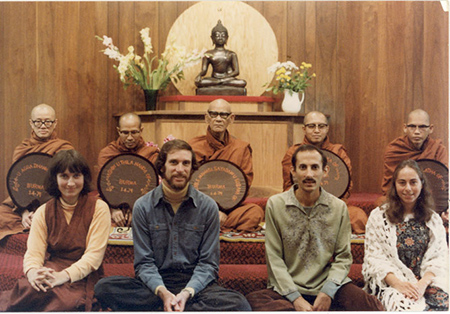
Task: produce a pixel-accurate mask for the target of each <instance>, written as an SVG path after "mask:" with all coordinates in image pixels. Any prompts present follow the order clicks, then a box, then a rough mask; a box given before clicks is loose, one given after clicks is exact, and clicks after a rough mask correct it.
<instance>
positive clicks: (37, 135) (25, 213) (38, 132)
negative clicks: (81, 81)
mask: <svg viewBox="0 0 450 314" xmlns="http://www.w3.org/2000/svg"><path fill="white" fill-rule="evenodd" d="M29 123H30V126H31V137H30V138H28V139H25V140H23V141H22V143H21V144H20V145H19V146H17V147H16V149H15V150H14V153H13V159H12V161H13V163H14V162H16V161H17V160H18V159H19V158H21V157H22V156H25V155H28V154H31V153H46V154H49V155H52V156H53V155H54V154H56V153H57V152H59V151H60V150H65V149H74V147H73V146H72V144H71V143H69V142H68V141H65V140H62V139H59V138H58V137H57V135H56V132H55V128H56V125H57V124H58V119H56V113H55V110H54V109H53V108H52V107H51V106H49V105H46V104H40V105H37V106H36V107H34V108H33V110H32V111H31V118H30V122H29ZM33 214H34V212H33V211H29V210H27V209H24V210H22V209H18V208H17V207H16V206H15V205H14V203H13V201H12V199H11V198H10V197H8V198H7V199H6V200H4V201H3V202H2V203H1V205H0V240H1V239H3V238H4V237H6V236H8V235H11V234H17V233H21V232H24V231H26V230H28V229H30V227H31V223H32V220H33Z"/></svg>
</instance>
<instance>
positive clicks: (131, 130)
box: [117, 112, 143, 150]
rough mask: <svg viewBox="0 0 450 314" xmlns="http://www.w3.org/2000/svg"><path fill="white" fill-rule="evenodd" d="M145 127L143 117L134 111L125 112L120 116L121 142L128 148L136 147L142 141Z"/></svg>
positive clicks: (118, 130)
mask: <svg viewBox="0 0 450 314" xmlns="http://www.w3.org/2000/svg"><path fill="white" fill-rule="evenodd" d="M142 130H143V127H142V124H141V118H140V117H139V116H138V115H137V114H135V113H132V112H128V113H125V114H123V115H121V116H120V118H119V123H118V126H117V133H119V138H120V142H121V143H122V144H123V145H124V146H125V147H126V148H127V149H130V150H132V149H135V148H136V147H137V145H138V144H139V142H140V138H141V133H142Z"/></svg>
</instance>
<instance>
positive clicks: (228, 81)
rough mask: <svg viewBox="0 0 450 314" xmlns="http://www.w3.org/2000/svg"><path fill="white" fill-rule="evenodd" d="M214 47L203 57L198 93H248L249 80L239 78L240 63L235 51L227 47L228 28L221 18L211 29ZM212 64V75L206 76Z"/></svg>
mask: <svg viewBox="0 0 450 314" xmlns="http://www.w3.org/2000/svg"><path fill="white" fill-rule="evenodd" d="M211 39H212V42H213V44H214V49H211V50H208V51H207V52H206V53H205V56H204V57H203V59H202V69H201V72H200V73H199V74H198V75H197V77H196V78H195V85H196V86H197V89H196V94H197V95H246V94H247V90H246V89H245V86H246V85H247V82H246V81H244V80H241V79H238V78H237V76H238V75H239V63H238V57H237V55H236V53H235V52H233V51H231V50H228V49H225V44H226V43H227V40H228V30H227V29H226V28H225V27H224V26H223V25H222V22H221V21H220V20H219V21H218V22H217V25H216V26H215V27H214V28H213V29H212V31H211ZM209 65H211V67H212V74H211V77H204V76H205V75H206V72H207V71H208V67H209Z"/></svg>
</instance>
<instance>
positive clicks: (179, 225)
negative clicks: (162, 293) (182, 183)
mask: <svg viewBox="0 0 450 314" xmlns="http://www.w3.org/2000/svg"><path fill="white" fill-rule="evenodd" d="M132 219H133V229H132V230H133V242H134V269H135V275H136V278H139V279H140V280H141V281H142V282H144V283H145V284H146V285H147V287H149V289H150V290H151V291H153V292H155V289H156V287H158V286H160V285H164V282H163V280H162V277H161V275H160V272H164V271H169V272H170V271H173V272H177V271H182V272H186V271H187V272H192V271H193V274H192V277H191V279H190V280H189V282H188V284H187V285H186V287H191V288H193V289H194V290H195V293H198V292H199V291H201V290H203V289H204V288H205V287H206V286H207V285H208V284H209V283H210V282H212V281H214V280H216V279H217V277H218V271H219V257H220V247H219V209H218V206H217V204H216V202H215V201H214V200H213V199H212V198H210V197H209V196H207V195H205V194H203V193H201V192H199V191H197V190H196V189H195V188H194V187H193V186H191V185H190V186H189V189H188V192H187V195H186V199H185V200H184V201H183V203H182V204H181V205H180V207H179V209H178V211H177V213H176V214H175V213H174V212H173V210H172V206H171V205H170V204H169V203H168V202H167V201H166V200H165V199H164V195H163V191H162V185H160V186H158V187H157V188H155V189H154V190H152V191H150V192H148V193H147V194H145V195H143V196H142V197H140V198H139V199H138V200H137V201H136V203H135V204H134V207H133V218H132Z"/></svg>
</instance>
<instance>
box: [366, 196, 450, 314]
mask: <svg viewBox="0 0 450 314" xmlns="http://www.w3.org/2000/svg"><path fill="white" fill-rule="evenodd" d="M385 206H386V205H384V206H382V207H381V208H380V207H377V208H375V209H374V210H373V211H372V212H371V214H370V217H369V220H368V221H367V225H366V237H365V241H364V263H363V266H362V274H363V276H364V281H365V286H364V289H365V290H366V291H368V292H369V293H372V294H376V295H377V297H378V298H379V299H381V301H382V303H383V305H384V307H385V308H386V310H387V311H423V310H424V309H425V306H426V304H425V298H423V297H422V298H420V299H419V300H418V301H417V302H415V301H413V300H411V299H408V298H406V297H404V295H403V294H401V293H400V292H398V291H397V290H396V289H394V288H392V287H390V286H388V285H387V284H386V282H385V281H384V278H385V277H386V275H387V274H388V273H393V274H394V275H395V276H396V277H397V278H398V279H400V280H402V281H409V282H417V280H416V278H415V276H414V274H413V272H412V271H411V270H410V269H409V268H408V267H406V266H405V265H404V264H403V263H402V261H401V260H400V259H399V257H398V252H397V246H396V245H397V235H396V227H395V224H392V223H390V222H389V220H388V219H387V217H386V215H385V214H384V212H385V209H386V207H385ZM426 225H427V227H428V228H430V243H429V244H428V248H427V251H426V252H425V255H424V257H423V261H422V265H421V268H420V276H423V275H424V274H425V273H426V272H428V271H430V272H432V273H433V274H435V275H436V276H435V277H434V279H433V281H432V283H431V284H432V285H434V286H437V287H439V288H441V289H442V290H444V291H445V292H447V293H448V247H447V242H446V239H445V229H444V226H443V223H442V219H441V217H439V215H438V214H436V213H433V215H432V216H431V219H430V220H429V221H428V222H426Z"/></svg>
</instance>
